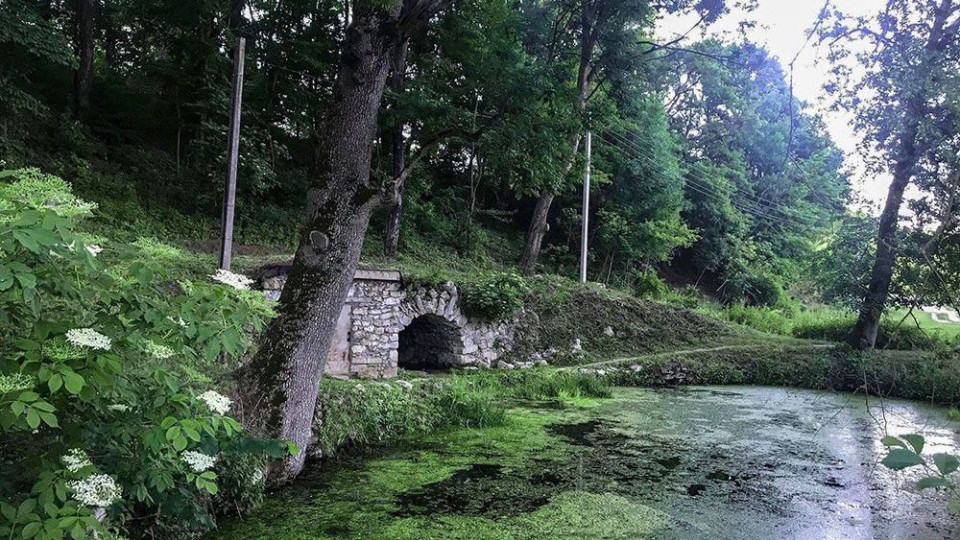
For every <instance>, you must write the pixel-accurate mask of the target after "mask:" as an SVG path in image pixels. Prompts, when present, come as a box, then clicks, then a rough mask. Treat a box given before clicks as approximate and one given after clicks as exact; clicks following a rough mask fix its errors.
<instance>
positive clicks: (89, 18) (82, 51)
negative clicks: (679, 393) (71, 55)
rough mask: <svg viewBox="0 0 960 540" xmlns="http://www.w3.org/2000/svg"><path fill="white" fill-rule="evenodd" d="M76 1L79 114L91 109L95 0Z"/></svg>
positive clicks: (76, 99) (76, 104)
mask: <svg viewBox="0 0 960 540" xmlns="http://www.w3.org/2000/svg"><path fill="white" fill-rule="evenodd" d="M75 1H76V32H77V33H76V39H77V42H76V51H75V52H76V54H77V69H76V70H75V71H74V73H73V110H74V113H75V114H77V115H80V114H83V113H85V112H87V110H89V109H90V86H91V85H92V83H93V18H94V12H95V10H96V7H95V6H94V3H93V2H94V0H75Z"/></svg>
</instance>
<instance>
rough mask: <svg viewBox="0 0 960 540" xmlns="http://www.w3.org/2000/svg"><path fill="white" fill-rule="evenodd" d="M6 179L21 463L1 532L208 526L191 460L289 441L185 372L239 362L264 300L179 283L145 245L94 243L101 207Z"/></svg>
mask: <svg viewBox="0 0 960 540" xmlns="http://www.w3.org/2000/svg"><path fill="white" fill-rule="evenodd" d="M0 180H3V181H4V182H5V183H3V184H0V338H2V339H0V440H2V444H0V448H2V452H3V455H2V459H3V460H4V462H5V463H14V464H15V466H13V467H5V468H4V469H3V473H2V474H0V485H2V486H3V487H4V493H5V494H9V502H5V503H4V504H3V506H2V507H0V510H2V515H3V518H4V519H3V520H2V521H0V532H2V533H3V534H4V535H14V536H16V535H20V536H23V537H25V538H59V537H60V536H61V535H63V534H69V535H71V536H73V537H74V538H80V537H85V536H87V535H88V534H92V533H93V532H97V533H99V534H104V533H106V532H107V531H108V530H124V531H131V532H133V531H136V532H146V531H158V530H162V529H164V528H166V527H171V526H174V527H177V528H179V529H181V530H183V531H194V532H196V531H202V530H204V529H206V528H209V527H210V526H211V525H212V521H211V518H212V516H211V514H210V510H209V499H210V497H211V496H214V495H216V494H217V493H218V491H219V486H218V483H217V473H216V472H215V471H214V470H213V468H212V466H213V463H212V462H211V463H209V464H207V465H202V464H201V465H198V464H196V463H195V462H191V457H192V456H197V455H199V456H201V457H203V456H216V455H217V454H218V452H219V450H221V449H226V448H234V449H245V450H243V451H246V452H253V453H256V454H259V455H263V454H265V453H269V454H270V455H273V456H280V455H282V453H283V452H285V451H286V446H285V445H283V444H281V443H279V442H269V441H258V440H256V439H252V438H250V436H249V435H247V434H245V433H244V432H243V430H242V428H241V427H240V425H239V423H238V422H237V421H236V420H234V419H233V418H231V417H229V416H226V415H225V414H226V410H227V409H228V408H229V400H228V399H227V398H225V397H223V396H221V395H219V394H217V393H215V392H213V391H211V390H209V389H208V388H209V387H208V383H209V380H208V381H207V383H198V382H196V381H193V380H191V377H190V376H189V375H188V374H187V373H186V372H185V369H186V368H187V367H189V366H191V365H196V366H199V365H215V364H217V363H218V362H219V358H221V357H222V358H234V359H238V358H240V357H241V356H242V355H243V354H245V352H246V350H247V348H249V346H250V344H251V343H250V339H249V337H245V336H246V334H247V332H246V329H247V327H248V326H250V327H251V328H260V327H261V326H262V324H263V321H264V319H265V318H266V317H268V316H269V314H270V310H269V307H268V306H267V305H266V304H265V301H264V300H263V299H262V297H260V298H257V297H255V296H253V295H250V294H244V292H243V291H235V290H233V289H232V288H229V287H227V286H225V285H218V284H213V283H202V284H201V283H196V284H191V283H186V282H182V283H181V288H180V289H179V290H176V289H177V288H176V287H170V283H169V282H165V281H164V279H165V274H164V267H163V266H162V265H159V264H154V263H153V262H152V261H150V260H148V259H144V258H143V257H141V256H140V254H139V253H137V252H136V251H129V252H127V251H125V250H126V248H124V247H123V246H114V245H109V244H107V245H104V246H97V245H92V244H89V243H87V240H86V239H85V235H84V234H82V233H80V232H79V231H78V224H79V222H80V221H81V220H83V219H84V218H86V217H89V216H90V215H91V211H92V210H93V208H94V206H93V205H91V204H89V203H86V202H85V201H82V200H80V199H77V198H76V197H74V196H73V194H72V193H71V192H70V190H69V186H68V185H67V184H66V183H64V182H62V181H61V180H59V179H57V178H55V177H52V176H48V175H44V174H42V173H39V172H38V171H36V170H32V169H23V170H14V171H3V172H0ZM110 260H112V261H113V263H112V264H111V263H110V262H108V261H110ZM205 390H206V391H205ZM64 456H73V458H72V461H71V459H70V458H69V457H64ZM204 459H206V460H212V461H215V458H213V457H205V458H204ZM91 490H92V491H91ZM94 501H96V502H94ZM12 505H15V507H14V506H12ZM96 507H104V508H105V509H106V515H105V518H104V519H102V520H98V519H97V518H95V517H94V516H93V511H94V510H95V508H96ZM161 508H162V509H163V511H162V512H158V510H159V509H161Z"/></svg>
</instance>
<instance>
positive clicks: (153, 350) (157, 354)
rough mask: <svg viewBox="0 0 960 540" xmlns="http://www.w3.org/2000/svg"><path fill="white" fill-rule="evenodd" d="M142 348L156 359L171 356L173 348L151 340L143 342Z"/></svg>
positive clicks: (164, 358)
mask: <svg viewBox="0 0 960 540" xmlns="http://www.w3.org/2000/svg"><path fill="white" fill-rule="evenodd" d="M143 350H144V352H146V353H147V354H149V355H150V356H152V357H154V358H156V359H157V360H166V359H167V358H170V357H171V356H173V349H171V348H170V347H167V346H166V345H160V344H159V343H155V342H153V341H146V342H144V343H143Z"/></svg>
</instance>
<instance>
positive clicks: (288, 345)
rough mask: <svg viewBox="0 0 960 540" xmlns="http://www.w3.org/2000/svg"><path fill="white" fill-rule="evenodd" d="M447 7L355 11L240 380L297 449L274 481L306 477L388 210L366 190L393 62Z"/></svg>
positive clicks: (257, 414) (252, 404)
mask: <svg viewBox="0 0 960 540" xmlns="http://www.w3.org/2000/svg"><path fill="white" fill-rule="evenodd" d="M445 5H448V4H447V3H446V2H444V1H435V0H405V1H404V2H402V3H400V2H396V3H393V2H387V3H382V2H362V3H358V4H356V6H355V11H354V15H353V20H352V21H351V24H350V26H349V27H348V29H347V32H346V36H345V39H344V44H343V49H342V52H341V59H340V65H339V69H338V73H337V81H336V85H335V89H334V98H333V104H332V106H331V109H330V112H329V116H328V117H327V119H326V122H325V126H324V130H323V133H324V137H325V138H324V140H323V142H321V144H320V147H319V149H318V152H317V165H316V170H315V173H314V180H313V182H312V186H311V188H310V189H309V191H308V194H307V222H306V225H305V227H304V229H303V232H302V234H301V240H300V245H299V248H298V249H297V253H296V257H295V258H294V262H293V266H292V268H291V271H290V274H289V276H288V279H287V283H286V285H285V287H284V290H283V294H282V295H281V297H280V307H279V309H278V316H277V318H276V319H274V320H273V322H272V323H271V325H270V328H269V329H268V331H267V334H266V336H265V339H264V342H263V344H262V345H261V348H260V350H259V351H258V352H257V354H256V356H255V357H254V358H253V360H252V361H251V363H250V364H249V365H248V366H247V370H246V372H245V373H244V376H245V377H246V381H245V382H246V383H247V384H248V387H247V390H248V392H247V395H246V396H245V400H246V401H247V402H248V404H249V409H252V413H253V414H252V416H253V417H254V418H256V419H257V421H258V422H259V424H258V426H256V427H257V428H259V430H260V431H262V432H263V433H264V434H265V435H268V436H273V437H277V438H280V439H284V440H288V441H291V442H293V443H294V444H296V446H297V448H298V449H299V452H298V453H297V454H296V455H294V456H291V457H289V458H287V459H286V460H284V461H283V463H280V464H274V465H273V466H272V468H271V479H272V481H275V482H284V481H287V480H290V479H292V478H293V477H294V476H296V475H297V474H298V473H299V472H300V471H301V470H302V469H303V464H304V456H305V449H306V447H307V445H308V443H309V442H310V439H311V437H312V427H313V415H314V408H315V406H316V401H317V393H318V384H319V380H320V376H321V374H322V371H323V364H324V360H325V358H326V355H327V352H328V350H329V348H330V343H331V340H332V336H333V329H334V326H335V324H336V320H337V318H338V317H339V315H340V310H341V307H342V305H343V302H344V301H345V300H346V297H347V293H348V291H349V288H350V286H351V284H352V282H353V275H354V273H355V271H356V269H357V263H358V260H359V257H360V250H361V248H362V246H363V238H364V233H365V232H366V229H367V225H368V224H369V219H370V214H371V213H372V211H373V210H374V209H375V208H377V207H378V206H379V205H381V204H382V202H381V198H382V192H381V188H380V187H378V186H373V185H371V182H370V164H371V159H372V150H373V140H374V137H375V136H376V132H377V115H378V113H379V109H380V102H381V99H382V97H383V89H384V85H385V83H386V79H387V75H388V73H389V71H390V60H391V55H392V54H393V51H394V49H395V47H398V46H401V45H402V44H404V43H405V42H406V41H407V39H408V37H409V35H410V32H412V31H413V30H414V29H415V28H416V27H417V26H419V25H421V24H423V23H425V22H426V21H428V20H430V18H431V17H432V16H433V15H434V14H435V13H436V12H437V11H438V10H439V9H440V8H441V7H443V6H445Z"/></svg>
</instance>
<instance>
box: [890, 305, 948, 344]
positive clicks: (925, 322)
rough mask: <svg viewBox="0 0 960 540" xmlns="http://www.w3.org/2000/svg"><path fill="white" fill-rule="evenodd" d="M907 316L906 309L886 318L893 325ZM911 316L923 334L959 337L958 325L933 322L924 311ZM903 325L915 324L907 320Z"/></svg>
mask: <svg viewBox="0 0 960 540" xmlns="http://www.w3.org/2000/svg"><path fill="white" fill-rule="evenodd" d="M906 314H907V310H906V309H898V310H896V311H893V312H891V313H889V314H887V318H888V319H890V320H892V321H894V323H898V322H900V319H903V317H904V316H905V315H906ZM913 315H914V316H915V317H916V318H917V322H919V323H920V327H921V328H923V330H924V331H925V332H930V333H938V334H940V335H942V336H943V337H946V338H950V339H952V338H955V337H957V336H960V323H942V322H937V321H934V320H933V316H931V315H930V314H929V313H927V312H925V311H920V310H917V309H915V310H913ZM903 324H911V325H912V324H916V323H914V322H913V319H912V318H911V319H907V320H906V321H904V322H903Z"/></svg>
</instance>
